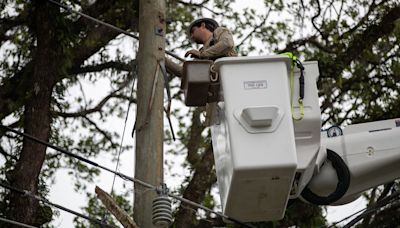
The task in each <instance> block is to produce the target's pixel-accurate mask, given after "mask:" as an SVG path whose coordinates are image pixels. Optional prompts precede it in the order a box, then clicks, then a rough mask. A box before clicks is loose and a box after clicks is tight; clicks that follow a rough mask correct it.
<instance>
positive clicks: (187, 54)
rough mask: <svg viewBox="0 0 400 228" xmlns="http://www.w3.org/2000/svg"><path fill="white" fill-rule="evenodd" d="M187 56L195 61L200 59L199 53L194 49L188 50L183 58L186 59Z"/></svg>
mask: <svg viewBox="0 0 400 228" xmlns="http://www.w3.org/2000/svg"><path fill="white" fill-rule="evenodd" d="M188 56H190V57H192V58H195V59H201V57H202V55H201V52H200V51H199V50H196V49H192V50H189V51H188V52H186V54H185V57H188Z"/></svg>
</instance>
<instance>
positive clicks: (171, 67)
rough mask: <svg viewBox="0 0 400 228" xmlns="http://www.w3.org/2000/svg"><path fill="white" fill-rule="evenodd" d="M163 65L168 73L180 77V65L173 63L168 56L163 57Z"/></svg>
mask: <svg viewBox="0 0 400 228" xmlns="http://www.w3.org/2000/svg"><path fill="white" fill-rule="evenodd" d="M165 67H166V68H167V71H168V73H170V74H174V75H176V76H178V77H180V78H182V75H183V74H182V66H181V65H179V64H177V63H174V62H173V61H172V60H170V59H169V58H167V57H165Z"/></svg>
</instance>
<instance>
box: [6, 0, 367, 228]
mask: <svg viewBox="0 0 400 228" xmlns="http://www.w3.org/2000/svg"><path fill="white" fill-rule="evenodd" d="M235 7H237V9H241V8H244V7H251V8H254V9H256V10H257V11H259V10H262V9H263V8H264V3H263V1H262V0H248V1H237V4H236V6H235ZM204 16H209V15H207V13H205V15H204ZM113 43H114V44H112V45H110V47H109V48H110V53H113V52H115V50H116V49H117V48H119V49H120V50H124V51H125V52H126V53H125V54H126V55H128V56H131V57H134V52H133V51H132V50H134V49H135V48H136V41H135V40H132V39H131V38H124V39H122V40H119V41H115V42H113ZM180 54H181V55H182V53H180ZM83 87H84V90H85V91H86V96H87V99H91V98H92V99H95V100H96V99H99V98H101V97H103V96H105V95H106V93H107V92H108V91H110V87H109V85H108V84H107V81H103V82H101V83H97V84H96V85H92V84H90V83H85V82H84V83H83ZM79 93H80V89H79V88H78V87H74V88H71V89H70V91H69V94H70V95H71V96H72V95H73V94H79ZM71 99H72V98H71ZM127 105H128V104H126V107H127ZM134 112H135V109H134V107H131V110H130V115H129V117H128V122H127V125H126V129H127V133H126V135H125V138H124V145H132V146H134V140H133V139H132V138H131V137H130V131H131V129H133V124H134V119H135V115H134ZM165 122H166V121H165ZM174 125H175V128H176V125H177V122H176V121H174ZM102 127H104V128H112V129H115V130H116V131H117V132H118V133H119V134H120V135H122V129H123V127H124V120H123V119H118V118H114V119H112V120H111V121H109V122H107V123H105V124H104V125H103V126H102ZM165 127H168V126H167V125H166V126H165ZM133 148H134V147H133ZM166 149H168V148H166ZM134 156H135V155H134V149H131V150H129V151H126V152H124V153H123V154H122V155H121V158H120V164H119V169H118V171H119V172H121V173H124V174H126V175H128V176H133V175H134ZM184 158H185V157H184V156H183V155H181V156H177V157H174V159H173V160H174V162H175V165H174V166H173V169H172V170H168V171H166V176H165V177H166V178H165V180H166V183H167V185H168V186H169V187H170V188H177V187H179V183H181V182H182V179H183V178H184V176H186V175H187V174H188V171H187V170H185V169H183V168H181V165H180V164H182V163H183V161H184ZM112 159H113V157H112V156H110V155H108V156H107V155H104V153H103V154H101V155H99V156H98V157H97V158H95V159H93V160H94V161H95V162H97V163H99V164H102V165H104V166H106V167H108V168H111V169H114V168H115V162H112ZM171 159H172V157H168V156H167V157H166V160H171ZM3 163H4V160H1V159H0V165H1V164H3ZM67 173H68V170H66V169H61V170H59V171H57V173H56V176H55V178H54V181H55V184H54V185H52V187H51V189H50V194H49V199H50V201H51V202H53V203H56V204H60V205H63V206H67V207H68V208H70V209H72V210H76V211H81V207H82V206H84V205H85V204H86V201H85V200H86V195H85V194H84V193H83V192H76V191H75V190H74V187H73V184H72V183H73V181H74V179H73V178H72V177H71V176H69V175H68V174H67ZM173 174H176V176H174V177H172V175H173ZM113 178H114V175H113V174H110V173H106V172H104V171H102V172H101V174H100V176H99V177H97V178H95V180H94V183H93V184H89V185H88V191H90V192H91V193H92V194H94V187H95V186H96V185H98V186H99V187H101V188H102V189H103V190H105V191H106V192H110V190H111V185H112V182H113ZM124 182H125V181H123V180H121V179H120V178H118V177H117V178H116V182H115V188H114V189H115V190H116V192H117V193H118V192H120V193H122V192H123V190H122V189H123V188H122V186H123V184H124ZM125 184H126V185H127V186H132V184H131V183H127V182H125ZM131 189H132V188H131ZM143 194H145V193H143ZM215 194H216V192H215ZM217 201H218V199H217ZM365 204H366V202H365V200H363V199H361V198H360V199H358V200H356V201H354V202H352V203H350V204H347V205H344V206H329V207H327V211H326V213H327V219H328V221H329V222H330V223H332V222H336V221H339V220H341V219H342V218H344V217H346V216H347V215H349V214H351V213H353V212H355V211H356V210H359V209H362V208H364V207H365ZM73 218H74V216H73V215H71V214H69V213H66V212H63V211H60V216H58V217H57V218H56V220H55V221H53V223H52V224H53V225H55V226H56V227H73V223H72V220H73Z"/></svg>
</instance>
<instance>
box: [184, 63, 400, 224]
mask: <svg viewBox="0 0 400 228" xmlns="http://www.w3.org/2000/svg"><path fill="white" fill-rule="evenodd" d="M303 65H304V68H305V69H304V75H305V88H304V92H305V95H304V100H303V104H304V118H303V119H302V120H300V121H293V119H292V112H294V113H298V112H299V109H300V107H299V106H298V105H297V102H293V104H292V101H297V100H298V98H299V95H298V94H299V93H298V88H299V82H298V78H299V75H300V72H299V70H298V69H295V71H294V77H295V80H294V86H293V90H294V91H290V86H289V75H290V74H289V72H290V71H291V60H290V59H289V58H288V57H286V56H261V57H226V58H220V59H218V60H217V61H215V62H214V63H213V62H211V61H188V62H185V65H184V78H183V80H182V88H183V90H184V94H185V104H186V105H188V106H205V105H207V106H208V110H209V111H208V118H209V119H211V133H212V143H213V149H214V159H215V166H216V172H217V179H218V187H219V193H220V197H221V203H222V209H223V212H224V214H226V215H228V216H230V217H233V218H236V219H238V220H241V221H243V222H256V221H272V220H279V219H282V218H283V216H284V213H285V210H286V206H287V202H288V200H289V199H295V198H301V199H302V200H304V201H307V202H310V203H313V204H319V205H339V204H345V203H348V202H351V201H353V200H355V199H357V198H358V197H359V196H360V194H361V193H362V192H363V191H365V190H367V189H369V188H372V187H374V186H377V185H380V184H383V183H386V182H389V181H391V180H394V179H396V178H399V177H400V168H398V162H400V141H399V140H398V139H399V138H400V119H392V120H385V121H376V122H371V123H364V124H355V125H350V126H348V127H346V128H345V129H344V130H342V129H340V128H338V127H332V128H330V129H328V131H325V132H321V131H320V129H321V114H320V109H319V100H318V93H317V86H316V81H317V79H318V76H319V70H318V63H317V62H316V61H311V62H305V63H303ZM396 139H397V140H396Z"/></svg>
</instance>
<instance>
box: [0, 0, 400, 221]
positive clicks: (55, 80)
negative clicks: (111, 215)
mask: <svg viewBox="0 0 400 228" xmlns="http://www.w3.org/2000/svg"><path fill="white" fill-rule="evenodd" d="M60 2H61V3H63V4H66V5H68V6H69V7H72V8H73V9H75V10H78V11H80V12H82V13H85V14H88V15H90V16H92V17H94V18H97V19H100V20H102V21H105V22H107V23H110V24H112V25H115V26H117V27H119V28H121V29H123V30H126V31H129V32H131V33H135V34H136V33H138V31H137V30H138V24H139V23H140V21H139V20H138V10H139V3H138V1H133V0H110V1H95V0H94V1H87V0H83V1H75V0H62V1H60ZM166 3H167V12H166V15H167V22H168V25H167V34H166V44H167V46H166V47H167V50H171V51H174V52H176V53H182V52H183V51H184V50H187V49H188V48H189V47H191V46H192V44H190V43H189V41H188V39H187V37H186V28H187V26H188V25H189V23H190V22H191V21H192V20H193V19H194V18H197V17H200V16H207V17H212V18H215V19H216V20H217V21H219V22H220V24H222V25H223V26H226V27H228V28H229V29H231V30H232V31H233V33H234V38H235V42H236V45H237V46H238V47H239V50H240V55H262V54H273V53H281V52H287V51H290V52H293V53H295V54H296V55H297V56H299V58H300V59H301V60H304V61H306V60H318V62H319V69H320V78H319V81H318V88H319V96H320V101H321V113H322V114H323V115H322V116H323V119H322V121H323V126H322V127H323V128H326V127H327V126H330V125H333V124H335V125H347V124H350V123H360V122H367V121H375V120H383V119H389V118H398V117H400V99H399V90H400V61H399V59H400V50H399V44H400V42H399V38H400V19H399V18H400V4H399V2H398V1H396V0H382V1H377V0H355V1H339V0H330V1H318V0H311V1H303V0H300V1H287V2H286V1H273V0H265V1H263V2H262V1H260V5H262V8H259V9H257V10H256V9H254V8H253V7H252V6H251V5H250V3H243V2H239V1H238V2H234V1H224V0H201V1H181V0H167V1H166ZM246 4H249V5H246ZM0 6H1V7H0V9H1V11H0V22H1V23H0V122H1V124H4V125H7V126H10V127H13V128H17V129H21V130H23V131H24V132H26V133H28V134H31V135H34V136H35V137H37V138H39V139H41V140H44V141H47V142H50V143H52V144H55V145H58V146H60V147H62V148H65V149H67V150H69V151H72V152H75V153H77V154H79V155H81V156H84V157H86V158H95V157H97V156H99V155H100V154H102V153H103V154H114V155H115V154H116V151H117V150H118V147H119V141H120V138H121V135H120V132H119V131H118V132H117V131H115V130H113V129H109V128H107V127H105V123H107V122H108V121H110V120H111V119H113V118H120V119H123V118H124V117H125V114H126V112H127V110H126V105H124V104H126V103H128V102H131V103H133V104H134V103H136V95H135V91H136V90H134V91H133V93H132V94H134V95H133V96H131V87H132V83H133V81H134V79H135V78H136V64H137V61H136V59H135V58H136V54H135V53H136V51H137V43H135V45H133V48H132V50H130V51H129V52H130V53H132V54H131V55H127V54H126V52H125V51H124V50H122V49H123V47H121V46H119V47H118V46H117V48H115V46H116V45H115V44H116V43H118V42H126V39H128V38H127V37H126V35H123V34H121V33H120V32H119V31H115V30H112V29H109V28H107V27H105V26H101V25H99V24H96V23H94V22H93V21H90V20H88V19H86V18H83V17H81V16H79V15H76V14H72V13H70V12H69V11H67V10H65V9H62V8H60V7H59V6H57V5H55V4H53V3H51V2H49V1H45V0H43V1H28V0H18V1H16V0H5V1H2V2H1V3H0ZM139 36H140V34H139ZM129 39H130V38H129ZM130 42H136V41H130ZM170 76H171V81H170V82H169V83H170V86H171V91H172V96H173V102H176V103H178V104H180V103H181V101H182V97H183V94H182V93H181V91H179V84H180V79H179V78H176V77H175V76H174V75H170ZM99 83H106V85H107V89H106V90H107V94H106V95H105V96H104V97H100V98H98V99H96V100H91V99H89V100H88V99H86V95H85V94H86V93H87V91H84V90H83V89H82V91H81V90H80V88H83V87H82V84H91V85H99ZM71 91H74V92H75V93H74V94H71ZM76 91H78V92H76ZM174 107H176V108H175V109H174V110H172V118H173V121H174V122H175V123H177V125H178V126H179V128H178V129H176V130H177V138H178V140H177V141H176V142H172V141H171V140H169V138H170V132H169V130H168V129H166V133H165V136H166V137H165V138H166V140H165V144H166V145H168V147H167V148H169V149H168V150H167V151H166V153H167V154H170V155H171V156H184V157H185V158H186V159H185V162H184V164H183V165H184V167H185V169H186V170H187V171H188V172H187V175H186V176H185V177H184V178H183V179H184V181H183V183H182V187H181V188H178V189H174V191H175V192H176V193H179V194H182V196H183V197H185V198H187V199H190V200H192V201H195V202H199V203H203V204H205V205H207V206H209V207H211V208H217V207H218V205H217V201H216V200H215V199H214V197H215V194H213V189H214V188H215V187H216V176H215V170H214V161H213V151H212V146H211V144H210V133H209V131H208V129H207V128H205V127H204V126H203V124H202V119H203V118H202V112H203V111H204V110H203V109H202V108H195V109H188V108H185V107H182V106H181V105H176V106H175V105H174ZM0 142H1V144H0V156H1V161H2V163H1V166H0V173H1V175H0V176H1V180H7V182H8V183H10V184H11V185H13V186H15V187H18V188H20V189H25V190H28V191H30V192H32V193H35V194H38V195H41V196H42V197H47V195H48V192H49V189H51V187H52V184H51V181H49V180H52V178H54V177H55V173H56V172H57V170H59V169H62V168H66V169H68V170H70V174H71V175H72V176H74V177H75V179H74V180H75V183H74V184H75V186H76V189H77V190H80V191H88V192H89V193H88V194H89V196H88V206H87V207H86V208H85V212H86V213H87V214H91V215H96V216H102V215H104V213H106V212H105V210H104V208H100V207H99V203H98V202H97V201H96V199H95V198H93V197H92V195H91V194H93V193H91V192H90V191H91V190H86V189H85V186H86V185H87V184H88V183H91V182H93V180H94V178H95V177H96V176H97V175H98V174H99V173H100V170H99V169H97V168H95V167H92V166H89V165H87V164H84V163H82V162H80V161H77V160H75V159H73V158H69V157H65V156H62V155H60V154H59V153H57V152H55V151H54V150H51V149H48V148H46V147H45V146H43V145H40V144H37V143H33V142H32V141H29V140H27V139H25V138H22V137H19V136H15V135H14V134H12V133H9V132H6V131H0ZM128 148H130V147H129V146H125V147H124V148H123V149H124V150H127V149H128ZM166 164H167V166H169V167H172V166H175V165H180V164H177V163H174V161H173V160H172V161H171V160H167V161H166ZM169 178H174V176H173V175H171V176H170V177H169ZM396 187H398V183H390V184H387V185H385V186H382V187H380V188H375V189H373V190H372V191H371V192H369V193H367V194H366V198H367V199H368V200H369V202H370V204H373V203H374V202H376V201H377V200H379V199H381V198H383V197H384V196H386V195H388V194H389V193H390V192H391V191H392V190H393V189H395V188H396ZM0 193H1V194H0V199H1V200H0V208H1V209H0V216H2V217H7V218H10V219H14V220H17V221H21V222H24V223H27V224H32V225H35V226H43V225H44V226H51V225H49V224H50V223H49V222H51V221H52V220H53V219H54V217H55V216H57V215H56V213H54V210H53V209H51V208H50V207H48V206H46V205H44V204H41V203H39V202H38V201H37V200H35V199H30V198H26V197H21V195H19V194H17V193H15V192H12V191H6V190H4V189H2V190H0ZM128 195H129V194H128ZM128 195H120V196H115V197H116V198H117V201H118V202H119V203H120V205H122V206H123V207H124V208H125V209H126V210H127V211H131V210H132V208H131V207H130V206H129V205H130V199H129V197H128ZM398 211H399V207H398V206H397V207H391V208H389V209H387V210H385V211H383V212H378V213H375V214H372V215H369V216H367V217H365V218H364V219H363V220H362V222H361V223H360V224H359V226H360V227H364V226H365V227H367V226H373V225H374V224H380V225H382V224H387V226H388V227H390V226H391V225H398V223H397V221H399V220H400V218H399V214H400V213H398ZM323 214H324V213H323V209H322V208H321V207H317V206H313V205H309V204H305V203H302V202H300V201H296V202H294V203H293V205H292V206H291V207H290V208H289V209H288V211H287V213H286V216H285V218H284V219H283V220H281V221H276V222H269V223H260V224H257V226H258V227H275V226H281V227H286V226H293V225H297V226H301V227H303V226H304V227H309V226H312V227H316V226H326V225H327V222H326V220H325V218H324V216H323ZM389 218H390V219H389ZM110 222H112V223H114V224H116V223H115V221H110ZM396 223H397V224H396ZM75 224H76V227H87V226H88V223H87V222H86V221H82V220H80V219H76V223H75ZM218 225H225V223H224V221H222V220H221V219H220V218H215V217H212V216H210V215H209V214H207V213H205V214H202V213H199V212H198V211H197V210H194V209H192V208H188V207H187V206H184V205H180V204H179V203H178V204H177V207H176V210H175V212H174V225H173V226H174V227H212V226H218ZM228 226H232V225H228Z"/></svg>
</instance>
